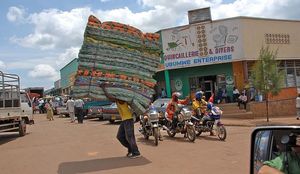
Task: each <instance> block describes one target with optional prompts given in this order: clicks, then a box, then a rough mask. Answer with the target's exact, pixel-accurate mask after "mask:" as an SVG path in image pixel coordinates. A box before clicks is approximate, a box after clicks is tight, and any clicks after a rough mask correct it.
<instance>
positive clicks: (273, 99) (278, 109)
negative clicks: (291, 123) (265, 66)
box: [248, 87, 297, 118]
mask: <svg viewBox="0 0 300 174" xmlns="http://www.w3.org/2000/svg"><path fill="white" fill-rule="evenodd" d="M296 97H297V89H296V88H295V87H292V88H285V89H282V90H281V92H280V93H279V95H278V96H270V101H269V116H270V118H272V117H278V116H281V117H282V116H296ZM248 110H249V111H251V112H252V113H253V117H254V118H260V117H266V116H267V109H266V102H265V101H264V102H250V103H249V108H248Z"/></svg>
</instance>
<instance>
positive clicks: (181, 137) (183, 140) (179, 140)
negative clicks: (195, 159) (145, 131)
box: [163, 134, 194, 143]
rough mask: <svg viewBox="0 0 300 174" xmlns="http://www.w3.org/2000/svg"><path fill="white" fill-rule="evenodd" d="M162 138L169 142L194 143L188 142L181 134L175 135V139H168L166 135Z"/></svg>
mask: <svg viewBox="0 0 300 174" xmlns="http://www.w3.org/2000/svg"><path fill="white" fill-rule="evenodd" d="M176 136H178V137H176ZM163 138H164V140H165V139H166V140H170V141H177V142H184V143H194V142H190V141H189V140H188V138H185V137H183V135H182V134H178V135H177V134H176V135H175V137H170V136H168V135H164V136H163Z"/></svg>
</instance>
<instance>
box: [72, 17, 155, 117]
mask: <svg viewBox="0 0 300 174" xmlns="http://www.w3.org/2000/svg"><path fill="white" fill-rule="evenodd" d="M160 52H161V50H160V42H159V34H156V33H142V32H141V31H140V30H139V29H137V28H134V27H132V26H129V25H125V24H121V23H117V22H103V23H101V22H100V21H99V20H98V19H97V18H96V17H94V16H90V17H89V21H88V24H87V27H86V29H85V33H84V41H83V45H82V47H81V49H80V52H79V55H78V57H79V66H78V72H77V76H76V80H75V84H74V88H73V95H74V96H75V97H90V98H94V99H98V100H107V98H106V96H105V94H104V91H103V90H102V88H101V87H100V86H101V83H107V84H106V91H107V92H108V93H109V94H110V95H112V96H114V97H115V98H117V99H120V100H124V101H127V102H129V103H131V107H132V109H133V110H134V111H135V112H136V113H138V114H141V113H143V112H145V110H146V109H147V108H148V107H149V104H150V103H151V100H152V96H153V94H154V93H155V91H154V86H155V84H156V81H155V80H154V79H153V77H152V76H153V75H154V73H155V72H156V70H157V68H158V66H159V63H160Z"/></svg>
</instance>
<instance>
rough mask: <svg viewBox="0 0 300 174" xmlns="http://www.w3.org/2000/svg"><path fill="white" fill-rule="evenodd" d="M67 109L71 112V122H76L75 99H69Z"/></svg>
mask: <svg viewBox="0 0 300 174" xmlns="http://www.w3.org/2000/svg"><path fill="white" fill-rule="evenodd" d="M67 110H68V112H69V116H70V118H71V123H74V121H75V113H74V110H75V102H74V100H73V99H72V98H71V97H70V98H69V100H68V101H67Z"/></svg>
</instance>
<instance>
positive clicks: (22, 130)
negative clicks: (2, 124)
mask: <svg viewBox="0 0 300 174" xmlns="http://www.w3.org/2000/svg"><path fill="white" fill-rule="evenodd" d="M25 134H26V124H25V120H23V119H22V120H21V121H20V123H19V135H20V136H21V137H23V136H24V135H25Z"/></svg>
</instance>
